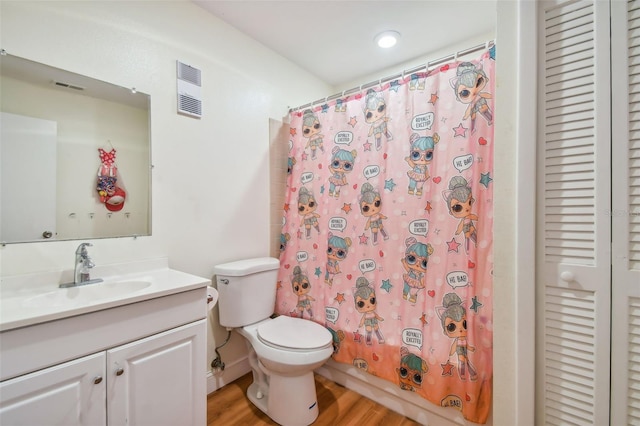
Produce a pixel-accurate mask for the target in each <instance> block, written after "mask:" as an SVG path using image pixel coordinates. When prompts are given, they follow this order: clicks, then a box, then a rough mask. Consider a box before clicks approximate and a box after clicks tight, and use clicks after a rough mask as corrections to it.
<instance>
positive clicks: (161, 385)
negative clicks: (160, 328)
mask: <svg viewBox="0 0 640 426" xmlns="http://www.w3.org/2000/svg"><path fill="white" fill-rule="evenodd" d="M205 355H206V320H205V319H203V320H200V321H197V322H195V323H191V324H188V325H185V326H182V327H178V328H175V329H173V330H169V331H166V332H164V333H160V334H157V335H154V336H151V337H148V338H146V339H142V340H139V341H136V342H133V343H130V344H128V345H124V346H120V347H118V348H115V349H111V350H109V351H107V371H108V375H109V376H108V377H109V379H108V384H107V386H108V391H107V407H108V418H109V425H110V426H116V425H136V426H162V425H166V426H175V425H180V426H203V425H205V424H206V394H207V390H206V370H205V369H206V360H205Z"/></svg>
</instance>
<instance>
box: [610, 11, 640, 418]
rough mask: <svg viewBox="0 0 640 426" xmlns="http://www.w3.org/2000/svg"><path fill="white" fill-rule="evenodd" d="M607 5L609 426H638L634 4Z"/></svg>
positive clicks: (639, 63) (638, 43)
mask: <svg viewBox="0 0 640 426" xmlns="http://www.w3.org/2000/svg"><path fill="white" fill-rule="evenodd" d="M611 6H612V7H611V19H612V23H613V24H612V28H611V37H612V38H611V46H612V51H611V58H612V60H611V66H612V68H611V70H612V75H613V79H612V136H613V153H612V155H613V164H614V167H613V174H612V178H613V182H612V184H613V188H612V200H613V206H612V209H611V210H612V211H611V218H612V232H613V245H612V250H613V279H612V306H613V309H612V331H611V332H612V348H611V424H612V425H624V424H629V425H640V1H638V0H635V1H630V2H627V1H614V2H613V3H612V5H611Z"/></svg>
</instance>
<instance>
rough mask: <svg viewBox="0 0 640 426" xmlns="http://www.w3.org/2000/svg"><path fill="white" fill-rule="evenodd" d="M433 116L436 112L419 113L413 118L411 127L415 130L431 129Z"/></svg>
mask: <svg viewBox="0 0 640 426" xmlns="http://www.w3.org/2000/svg"><path fill="white" fill-rule="evenodd" d="M433 118H434V114H433V113H432V112H426V113H424V114H418V115H416V116H415V117H413V119H412V120H411V128H412V129H413V130H431V126H433Z"/></svg>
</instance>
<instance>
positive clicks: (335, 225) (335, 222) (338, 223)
mask: <svg viewBox="0 0 640 426" xmlns="http://www.w3.org/2000/svg"><path fill="white" fill-rule="evenodd" d="M346 227H347V219H345V218H344V217H332V218H331V219H329V229H331V230H332V231H340V232H342V231H344V229H345V228H346Z"/></svg>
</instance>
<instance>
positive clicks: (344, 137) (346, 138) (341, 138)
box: [333, 131, 353, 145]
mask: <svg viewBox="0 0 640 426" xmlns="http://www.w3.org/2000/svg"><path fill="white" fill-rule="evenodd" d="M333 141H334V142H335V143H337V144H338V145H349V144H350V143H351V142H353V133H351V132H347V131H342V132H338V133H336V135H335V136H334V138H333Z"/></svg>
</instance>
